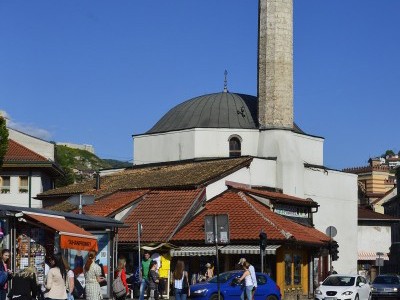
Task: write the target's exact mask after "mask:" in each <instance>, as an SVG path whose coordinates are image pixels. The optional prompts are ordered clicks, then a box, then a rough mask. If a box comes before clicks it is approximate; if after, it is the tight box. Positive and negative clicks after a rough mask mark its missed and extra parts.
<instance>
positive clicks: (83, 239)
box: [23, 212, 98, 251]
mask: <svg viewBox="0 0 400 300" xmlns="http://www.w3.org/2000/svg"><path fill="white" fill-rule="evenodd" d="M23 213H24V215H25V216H28V217H29V218H31V219H33V220H35V221H37V222H40V223H42V224H44V225H46V226H47V227H50V228H52V229H54V230H55V231H57V232H58V233H59V235H60V247H61V248H63V249H76V250H86V251H90V250H95V251H97V250H98V245H97V238H96V237H95V236H94V235H92V234H91V233H90V232H87V231H86V230H84V229H83V228H80V227H78V226H76V225H75V224H73V223H71V222H69V221H67V220H66V219H65V218H64V217H61V216H53V215H45V214H39V213H31V212H29V213H28V212H23Z"/></svg>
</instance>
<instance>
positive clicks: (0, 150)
mask: <svg viewBox="0 0 400 300" xmlns="http://www.w3.org/2000/svg"><path fill="white" fill-rule="evenodd" d="M7 149H8V129H7V126H6V119H5V118H4V117H2V116H0V168H1V167H2V166H3V162H4V156H5V155H6V152H7Z"/></svg>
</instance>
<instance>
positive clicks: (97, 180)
mask: <svg viewBox="0 0 400 300" xmlns="http://www.w3.org/2000/svg"><path fill="white" fill-rule="evenodd" d="M95 176H96V190H99V189H100V188H101V181H100V172H96V175H95Z"/></svg>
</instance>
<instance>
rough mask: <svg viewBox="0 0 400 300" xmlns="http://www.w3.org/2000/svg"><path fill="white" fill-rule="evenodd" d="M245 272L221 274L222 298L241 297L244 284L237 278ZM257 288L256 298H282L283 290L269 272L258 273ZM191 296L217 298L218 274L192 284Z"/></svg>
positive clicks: (208, 299)
mask: <svg viewBox="0 0 400 300" xmlns="http://www.w3.org/2000/svg"><path fill="white" fill-rule="evenodd" d="M242 274H243V271H230V272H225V273H221V274H220V275H219V282H220V292H221V299H224V300H230V299H232V300H233V299H235V300H237V299H240V295H241V294H242V286H241V285H240V284H239V283H238V282H237V279H238V278H240V276H241V275H242ZM256 277H257V285H258V287H257V289H256V293H255V295H254V299H255V300H280V299H281V291H280V289H279V287H278V286H277V284H276V283H275V281H273V280H272V279H271V277H269V276H268V275H267V274H263V273H256ZM190 298H192V299H196V300H217V299H218V285H217V276H214V277H213V278H211V279H209V280H208V281H205V282H201V283H197V284H193V285H191V286H190Z"/></svg>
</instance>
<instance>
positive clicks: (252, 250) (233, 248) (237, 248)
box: [221, 245, 280, 255]
mask: <svg viewBox="0 0 400 300" xmlns="http://www.w3.org/2000/svg"><path fill="white" fill-rule="evenodd" d="M279 247H280V245H269V246H267V247H266V248H265V253H266V254H272V255H275V254H276V249H278V248H279ZM221 253H222V254H260V246H257V245H228V246H225V247H224V248H222V249H221Z"/></svg>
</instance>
